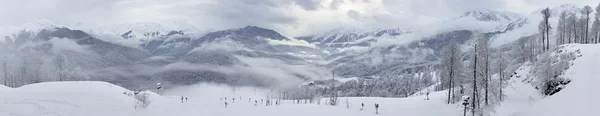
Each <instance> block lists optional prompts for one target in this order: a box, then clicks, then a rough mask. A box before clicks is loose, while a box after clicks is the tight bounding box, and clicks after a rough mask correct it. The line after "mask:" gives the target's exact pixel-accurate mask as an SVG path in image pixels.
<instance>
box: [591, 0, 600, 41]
mask: <svg viewBox="0 0 600 116" xmlns="http://www.w3.org/2000/svg"><path fill="white" fill-rule="evenodd" d="M591 33H592V34H591V35H592V39H593V43H599V42H600V4H598V6H596V14H595V16H594V22H593V23H592V30H591Z"/></svg>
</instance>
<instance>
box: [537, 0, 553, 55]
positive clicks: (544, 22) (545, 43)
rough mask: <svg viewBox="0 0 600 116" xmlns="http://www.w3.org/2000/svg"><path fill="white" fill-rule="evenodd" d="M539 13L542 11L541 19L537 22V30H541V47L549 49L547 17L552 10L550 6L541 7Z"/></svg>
mask: <svg viewBox="0 0 600 116" xmlns="http://www.w3.org/2000/svg"><path fill="white" fill-rule="evenodd" d="M540 13H542V21H541V22H540V24H539V27H538V28H539V30H540V31H541V36H542V44H543V45H542V48H543V50H544V51H546V50H548V49H550V29H551V28H552V27H551V26H550V22H549V19H550V17H551V16H552V12H551V11H550V8H545V9H543V10H542V11H541V12H540Z"/></svg>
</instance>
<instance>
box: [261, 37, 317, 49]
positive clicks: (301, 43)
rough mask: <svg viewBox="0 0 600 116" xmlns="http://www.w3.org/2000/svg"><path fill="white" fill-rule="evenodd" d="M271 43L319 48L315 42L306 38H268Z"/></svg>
mask: <svg viewBox="0 0 600 116" xmlns="http://www.w3.org/2000/svg"><path fill="white" fill-rule="evenodd" d="M266 40H267V41H268V42H269V44H271V45H289V46H304V47H309V48H317V45H315V44H310V43H308V42H306V41H304V40H298V39H293V38H291V39H289V40H273V39H266Z"/></svg>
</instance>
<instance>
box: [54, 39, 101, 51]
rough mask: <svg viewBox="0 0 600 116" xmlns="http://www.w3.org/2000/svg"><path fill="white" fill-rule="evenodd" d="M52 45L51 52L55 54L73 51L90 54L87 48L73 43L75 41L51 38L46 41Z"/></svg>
mask: <svg viewBox="0 0 600 116" xmlns="http://www.w3.org/2000/svg"><path fill="white" fill-rule="evenodd" d="M48 42H49V43H50V44H52V51H53V52H55V53H58V52H61V51H75V52H79V53H91V52H90V51H88V50H87V47H85V46H82V45H79V44H77V43H75V41H73V40H70V39H67V38H52V39H50V40H49V41H48Z"/></svg>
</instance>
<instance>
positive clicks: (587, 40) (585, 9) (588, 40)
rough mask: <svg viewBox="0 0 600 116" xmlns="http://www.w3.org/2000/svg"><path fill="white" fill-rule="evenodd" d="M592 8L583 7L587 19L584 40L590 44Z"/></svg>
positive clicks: (585, 20) (584, 23)
mask: <svg viewBox="0 0 600 116" xmlns="http://www.w3.org/2000/svg"><path fill="white" fill-rule="evenodd" d="M592 11H593V10H592V7H590V6H588V5H586V6H584V7H583V9H582V11H581V13H582V14H583V15H584V16H585V19H584V20H583V21H584V22H583V25H584V26H583V27H584V28H585V29H584V30H583V31H584V32H583V33H585V34H584V36H583V37H584V38H583V43H586V44H587V43H590V39H589V38H590V36H589V29H590V14H592Z"/></svg>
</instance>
